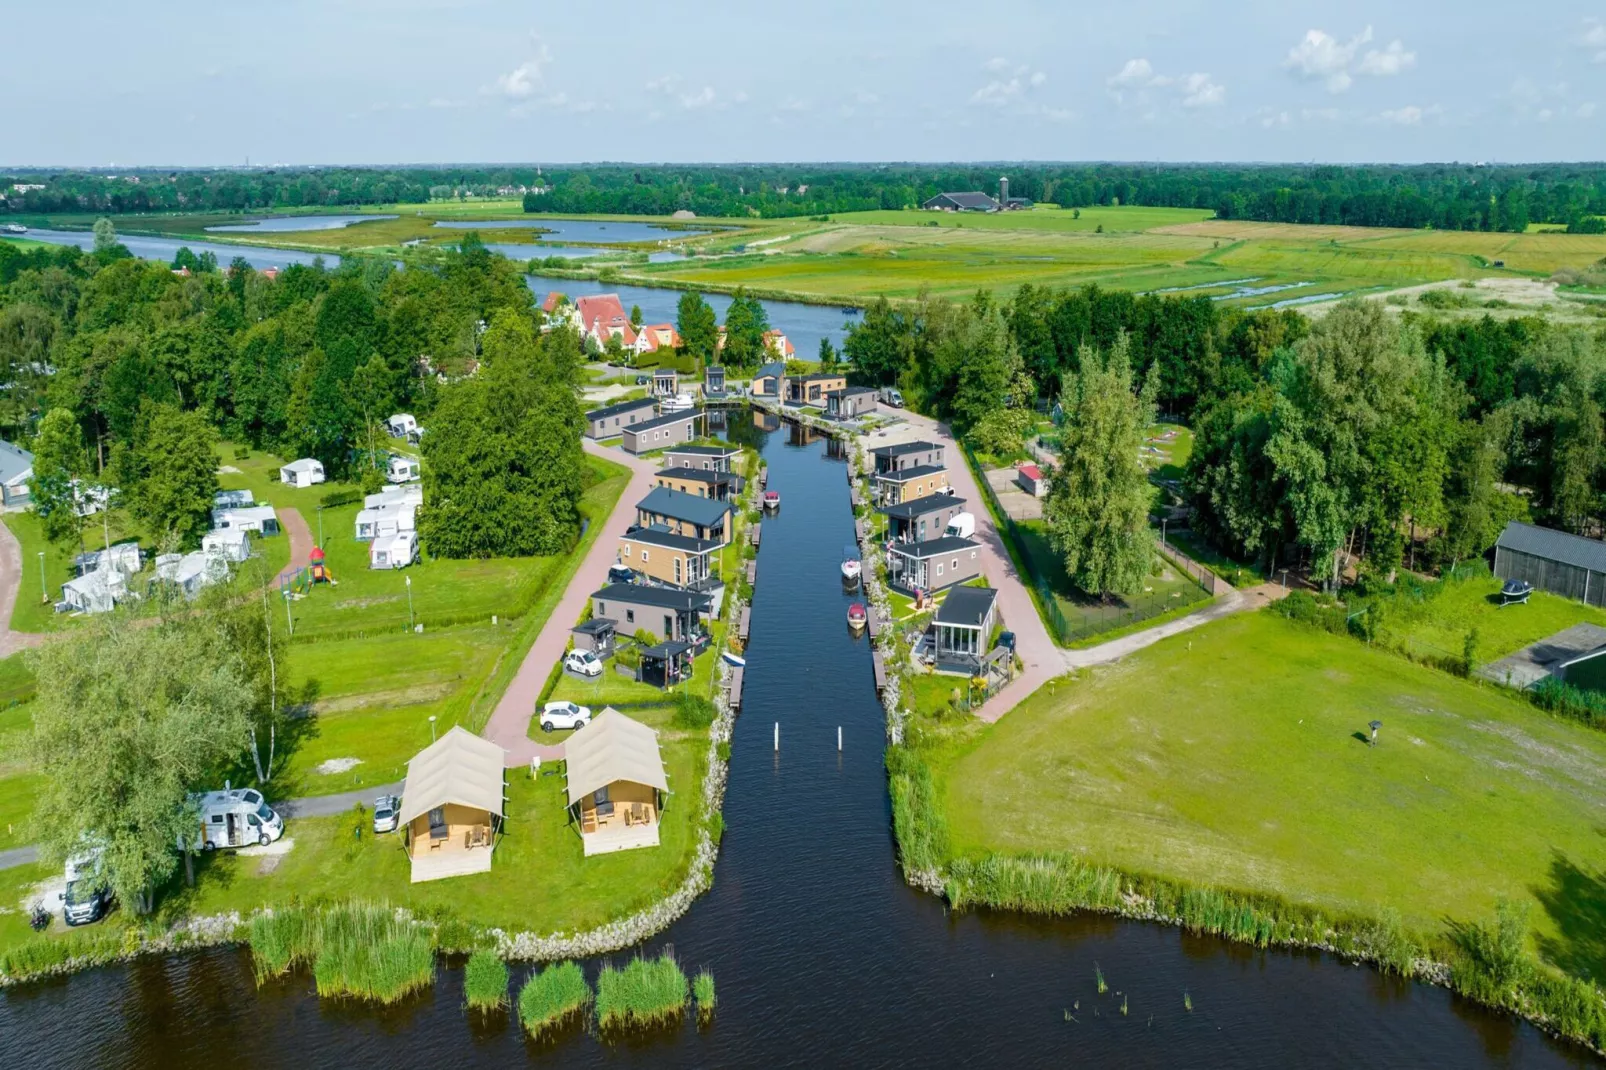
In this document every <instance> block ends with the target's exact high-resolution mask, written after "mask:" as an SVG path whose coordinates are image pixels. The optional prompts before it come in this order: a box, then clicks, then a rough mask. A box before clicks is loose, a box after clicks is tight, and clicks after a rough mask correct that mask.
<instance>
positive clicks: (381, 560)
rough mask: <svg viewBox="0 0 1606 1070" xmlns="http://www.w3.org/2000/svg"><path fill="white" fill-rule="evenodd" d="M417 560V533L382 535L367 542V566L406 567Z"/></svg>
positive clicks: (406, 532)
mask: <svg viewBox="0 0 1606 1070" xmlns="http://www.w3.org/2000/svg"><path fill="white" fill-rule="evenodd" d="M417 560H418V533H417V532H416V531H402V532H398V533H396V534H395V535H382V536H380V537H378V538H376V539H374V541H373V542H371V543H369V544H368V567H369V568H406V567H407V566H408V565H410V564H412V563H413V562H414V561H417Z"/></svg>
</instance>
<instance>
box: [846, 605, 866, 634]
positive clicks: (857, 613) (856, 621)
mask: <svg viewBox="0 0 1606 1070" xmlns="http://www.w3.org/2000/svg"><path fill="white" fill-rule="evenodd" d="M869 619H870V615H869V614H868V613H866V612H865V609H864V603H863V602H855V603H853V604H852V605H851V606H849V607H848V627H849V628H852V629H853V630H854V631H859V630H860V629H862V628H863V627H864V625H865V622H866V621H868V620H869Z"/></svg>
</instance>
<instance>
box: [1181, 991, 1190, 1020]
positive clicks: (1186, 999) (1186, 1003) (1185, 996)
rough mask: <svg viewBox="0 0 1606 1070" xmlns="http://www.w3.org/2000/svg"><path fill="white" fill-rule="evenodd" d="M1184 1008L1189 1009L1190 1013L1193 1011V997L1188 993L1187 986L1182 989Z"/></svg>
mask: <svg viewBox="0 0 1606 1070" xmlns="http://www.w3.org/2000/svg"><path fill="white" fill-rule="evenodd" d="M1182 1009H1183V1010H1185V1011H1187V1012H1188V1013H1189V1014H1192V1013H1193V997H1192V996H1191V995H1189V994H1188V990H1187V989H1186V988H1184V989H1183V990H1182Z"/></svg>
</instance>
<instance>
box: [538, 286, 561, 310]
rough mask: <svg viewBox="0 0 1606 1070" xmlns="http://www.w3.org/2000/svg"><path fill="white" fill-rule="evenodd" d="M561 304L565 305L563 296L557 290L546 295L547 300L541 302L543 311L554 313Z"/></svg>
mask: <svg viewBox="0 0 1606 1070" xmlns="http://www.w3.org/2000/svg"><path fill="white" fill-rule="evenodd" d="M561 304H563V295H562V294H560V293H559V292H558V291H556V290H552V291H550V292H549V293H548V294H547V295H546V300H545V301H542V302H541V311H542V312H552V311H554V310H556V309H557V307H558V306H559V305H561Z"/></svg>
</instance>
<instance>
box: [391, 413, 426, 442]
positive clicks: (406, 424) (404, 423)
mask: <svg viewBox="0 0 1606 1070" xmlns="http://www.w3.org/2000/svg"><path fill="white" fill-rule="evenodd" d="M385 430H387V431H389V432H390V435H391V437H392V438H405V439H409V440H411V441H413V442H417V441H418V421H417V420H415V419H413V416H412V414H411V413H406V412H398V413H396V414H395V415H394V416H392V417H391V418H390V419H388V420H386V421H385Z"/></svg>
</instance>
